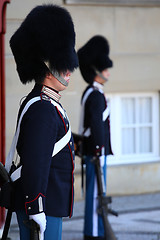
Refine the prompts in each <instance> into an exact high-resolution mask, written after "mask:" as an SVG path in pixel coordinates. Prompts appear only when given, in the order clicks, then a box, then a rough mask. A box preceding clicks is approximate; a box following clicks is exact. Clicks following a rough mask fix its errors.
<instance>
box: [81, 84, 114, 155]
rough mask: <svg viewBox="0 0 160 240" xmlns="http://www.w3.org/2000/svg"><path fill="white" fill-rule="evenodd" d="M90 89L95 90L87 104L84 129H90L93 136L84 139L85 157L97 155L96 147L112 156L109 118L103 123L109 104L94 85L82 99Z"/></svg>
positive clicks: (90, 86)
mask: <svg viewBox="0 0 160 240" xmlns="http://www.w3.org/2000/svg"><path fill="white" fill-rule="evenodd" d="M89 88H93V91H92V92H91V93H90V95H89V96H88V98H87V100H86V102H85V107H84V129H88V128H90V130H91V135H90V136H89V137H85V138H84V144H83V151H84V154H85V155H92V156H93V155H96V146H98V147H99V149H100V150H101V149H102V148H103V147H104V149H105V155H109V154H112V150H111V141H110V120H109V117H107V119H106V120H105V121H102V116H103V112H104V111H105V109H106V108H107V102H106V99H105V96H104V94H103V93H102V92H100V91H99V90H98V89H97V88H96V87H94V86H93V85H89V86H88V87H87V88H86V89H85V91H84V93H83V95H82V99H83V97H84V95H85V93H86V91H87V90H88V89H89ZM100 154H101V153H100Z"/></svg>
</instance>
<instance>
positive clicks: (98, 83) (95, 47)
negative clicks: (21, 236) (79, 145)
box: [78, 35, 113, 240]
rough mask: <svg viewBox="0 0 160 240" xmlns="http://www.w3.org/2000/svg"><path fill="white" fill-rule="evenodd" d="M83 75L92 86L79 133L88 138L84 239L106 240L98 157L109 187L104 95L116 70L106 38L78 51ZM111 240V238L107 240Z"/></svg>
mask: <svg viewBox="0 0 160 240" xmlns="http://www.w3.org/2000/svg"><path fill="white" fill-rule="evenodd" d="M78 58H79V67H80V72H81V74H82V76H83V78H84V80H85V81H86V82H87V83H88V86H87V88H86V89H85V91H84V93H83V95H82V99H81V108H82V109H81V121H80V128H79V133H80V134H82V135H83V136H84V140H83V155H84V156H85V164H86V198H85V223H84V239H85V240H89V239H106V238H104V225H103V221H102V216H101V215H99V214H98V211H97V206H98V202H97V201H98V189H97V179H96V170H95V163H94V162H93V159H94V157H95V156H98V158H99V159H100V165H101V167H102V168H103V173H104V174H103V175H104V182H105V185H106V157H107V155H109V154H112V150H111V143H110V124H109V109H108V105H107V100H106V98H105V95H104V92H103V86H104V84H105V83H106V82H107V81H108V77H109V76H110V73H109V71H108V69H109V68H111V67H112V65H113V64H112V60H111V59H110V58H109V43H108V41H107V39H106V38H104V37H103V36H99V35H97V36H94V37H93V38H91V39H90V40H89V41H88V42H87V43H86V44H85V45H84V46H83V47H82V48H80V49H79V50H78ZM107 239H110V238H107Z"/></svg>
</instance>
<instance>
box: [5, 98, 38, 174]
mask: <svg viewBox="0 0 160 240" xmlns="http://www.w3.org/2000/svg"><path fill="white" fill-rule="evenodd" d="M39 100H40V97H35V98H32V99H31V100H30V101H28V102H27V104H26V105H25V107H24V109H23V111H22V113H21V115H20V118H19V121H18V125H17V129H16V132H15V134H14V137H13V140H12V144H11V148H10V150H9V153H8V155H7V158H6V163H5V168H6V170H7V171H8V172H9V171H10V167H11V165H12V161H13V158H14V154H15V150H16V146H17V141H18V136H19V132H20V125H21V121H22V118H23V116H24V114H25V113H26V111H27V110H28V108H29V107H30V106H31V105H32V104H33V103H34V102H36V101H39Z"/></svg>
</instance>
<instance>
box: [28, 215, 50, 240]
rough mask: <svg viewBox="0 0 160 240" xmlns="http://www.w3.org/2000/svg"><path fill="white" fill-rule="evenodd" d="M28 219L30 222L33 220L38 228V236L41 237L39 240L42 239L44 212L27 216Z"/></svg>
mask: <svg viewBox="0 0 160 240" xmlns="http://www.w3.org/2000/svg"><path fill="white" fill-rule="evenodd" d="M29 219H30V220H32V219H33V220H34V221H35V222H36V223H37V224H38V225H39V227H40V235H41V239H40V240H43V239H44V231H45V229H46V215H45V213H44V212H42V213H38V214H34V215H29Z"/></svg>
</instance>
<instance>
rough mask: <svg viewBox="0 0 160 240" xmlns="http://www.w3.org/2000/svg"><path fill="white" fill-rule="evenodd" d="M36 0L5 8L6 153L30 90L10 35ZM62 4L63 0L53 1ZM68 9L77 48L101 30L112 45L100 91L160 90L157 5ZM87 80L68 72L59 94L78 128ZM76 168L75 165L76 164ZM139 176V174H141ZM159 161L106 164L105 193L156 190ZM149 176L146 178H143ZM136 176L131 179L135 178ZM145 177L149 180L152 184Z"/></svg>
mask: <svg viewBox="0 0 160 240" xmlns="http://www.w3.org/2000/svg"><path fill="white" fill-rule="evenodd" d="M44 2H45V3H47V2H48V3H50V2H51V1H41V0H38V1H37V0H28V1H25V0H11V4H8V6H7V33H6V42H5V44H6V144H7V149H6V151H7V152H8V150H9V146H10V143H11V138H12V136H13V133H14V129H15V123H16V116H17V111H18V107H19V101H20V99H21V98H22V97H23V96H25V95H26V94H27V92H28V91H29V90H30V89H31V87H32V84H30V85H26V86H23V85H22V84H21V83H20V81H19V79H18V75H17V72H16V69H15V63H14V60H13V56H12V54H11V51H10V48H9V39H10V37H11V36H12V34H13V33H14V31H15V30H16V29H17V28H18V26H19V25H20V23H21V22H22V20H23V18H24V17H25V16H26V15H27V14H28V12H29V11H30V10H31V9H32V8H33V7H34V6H36V5H37V4H42V3H44ZM52 2H53V3H56V4H59V5H62V6H64V5H63V3H62V1H60V0H57V1H52ZM65 7H66V8H67V9H68V10H69V11H70V13H71V15H72V18H73V21H74V24H75V31H76V37H77V38H76V49H78V48H79V47H81V46H82V45H83V44H84V43H85V42H86V41H87V40H88V39H89V38H90V37H92V36H93V35H95V34H101V35H104V36H106V37H107V38H108V40H109V42H110V46H111V58H112V59H113V61H114V68H113V69H111V77H110V81H109V83H108V84H107V85H106V86H105V91H106V92H109V93H113V92H114V93H119V92H132V91H134V92H136V91H143V92H145V91H156V92H157V91H159V90H160V84H159V80H160V77H159V76H160V74H159V66H160V44H159V39H160V28H159V23H160V8H143V7H141V8H136V7H134V8H132V7H106V6H99V7H97V6H65ZM85 86H86V84H85V82H84V81H83V80H82V78H81V75H80V73H79V70H76V71H75V73H73V75H72V78H71V82H70V85H69V87H68V90H67V91H65V92H63V93H62V104H63V106H64V107H65V108H66V110H67V113H68V116H69V118H70V121H71V125H72V130H73V131H74V132H77V129H78V122H79V107H80V97H81V94H82V91H83V89H84V88H85ZM76 168H78V169H79V165H78V164H77V165H76ZM142 169H143V173H144V174H140V173H142ZM159 172H160V166H159V163H156V164H155V163H150V164H143V165H142V164H139V165H122V166H114V167H113V166H111V167H109V169H108V191H109V193H111V194H131V193H140V192H147V191H148V192H149V191H159V185H160V184H159V183H160V174H159ZM147 175H149V178H147ZM135 176H136V181H135V180H134V177H135ZM150 179H152V183H153V185H152V184H151V181H150ZM79 186H80V182H79V175H77V174H76V199H79V198H80V188H79Z"/></svg>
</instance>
